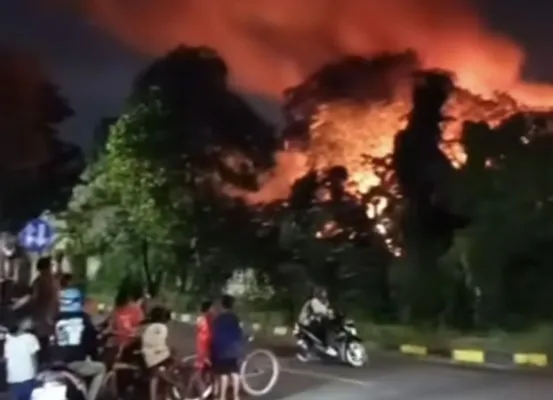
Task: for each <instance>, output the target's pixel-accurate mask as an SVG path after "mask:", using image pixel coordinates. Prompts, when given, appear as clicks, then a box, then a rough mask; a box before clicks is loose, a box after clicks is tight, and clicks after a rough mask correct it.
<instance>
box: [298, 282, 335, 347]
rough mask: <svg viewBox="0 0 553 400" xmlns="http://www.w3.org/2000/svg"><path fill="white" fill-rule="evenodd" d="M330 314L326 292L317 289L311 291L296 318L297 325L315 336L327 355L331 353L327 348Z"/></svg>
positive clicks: (319, 288)
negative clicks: (311, 293)
mask: <svg viewBox="0 0 553 400" xmlns="http://www.w3.org/2000/svg"><path fill="white" fill-rule="evenodd" d="M332 313H333V311H332V309H331V308H330V303H329V301H328V294H327V292H326V290H325V289H324V288H321V287H317V288H315V289H314V290H313V295H312V296H311V298H310V299H309V300H307V301H306V302H305V304H304V305H303V307H302V308H301V311H300V315H299V316H298V323H299V324H300V325H303V326H304V327H306V328H308V329H309V330H310V331H311V332H312V333H313V334H314V335H315V336H317V337H318V338H319V339H320V340H321V342H322V344H323V346H324V347H325V348H326V351H327V352H328V353H330V352H331V351H332V349H330V348H329V346H328V342H329V337H328V336H329V332H328V331H329V321H330V319H331V318H332Z"/></svg>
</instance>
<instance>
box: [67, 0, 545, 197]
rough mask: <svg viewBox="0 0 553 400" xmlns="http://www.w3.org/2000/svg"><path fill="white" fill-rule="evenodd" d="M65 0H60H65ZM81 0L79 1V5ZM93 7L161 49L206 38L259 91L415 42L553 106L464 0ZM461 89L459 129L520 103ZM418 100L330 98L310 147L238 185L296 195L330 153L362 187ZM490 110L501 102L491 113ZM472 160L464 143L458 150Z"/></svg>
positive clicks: (130, 38) (480, 87)
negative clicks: (365, 161) (299, 182)
mask: <svg viewBox="0 0 553 400" xmlns="http://www.w3.org/2000/svg"><path fill="white" fill-rule="evenodd" d="M57 1H62V0H57ZM73 4H75V3H73ZM79 4H80V6H82V9H83V11H84V12H85V13H86V15H88V16H89V17H90V18H92V19H93V20H94V21H95V22H97V23H99V24H100V25H102V26H104V27H105V28H107V29H108V30H110V31H111V32H113V33H114V34H115V35H116V36H117V37H119V38H120V39H121V40H123V41H124V42H125V43H128V44H130V45H131V46H133V47H134V48H136V49H138V50H140V51H143V52H146V53H148V54H152V55H160V54H163V53H164V52H166V51H168V50H170V49H171V48H173V47H175V46H176V45H178V44H188V45H207V46H210V47H212V48H214V49H215V50H217V51H218V52H219V53H220V55H221V56H222V57H223V58H224V59H225V61H226V62H227V63H228V65H229V68H230V71H231V73H232V78H233V81H234V83H236V84H237V85H238V86H239V87H241V88H244V89H246V90H249V91H252V92H262V93H265V94H270V95H272V96H273V97H280V95H281V93H282V91H283V90H284V89H285V88H288V87H291V86H295V85H297V84H299V83H300V82H301V81H303V80H304V79H305V78H306V77H307V76H308V75H310V74H311V73H313V72H314V71H315V70H317V69H318V68H320V67H321V66H322V65H324V64H326V63H328V62H330V61H333V60H336V59H337V58H340V57H342V56H344V55H350V54H359V55H367V56H369V55H371V54H375V53H380V52H383V51H388V52H402V51H404V50H406V49H412V50H414V51H416V52H417V54H418V55H419V57H420V60H421V62H422V65H423V67H427V68H442V69H447V70H450V71H453V72H454V73H455V74H456V77H457V84H458V85H459V86H461V87H463V88H466V89H468V90H470V91H472V92H474V93H477V94H480V95H483V96H488V97H491V96H492V95H493V93H494V92H496V91H499V92H505V93H508V94H510V95H511V96H513V97H514V98H516V99H517V100H518V101H520V102H521V103H525V104H527V105H529V106H534V107H549V106H553V87H552V86H549V85H540V84H536V83H527V82H523V81H522V80H521V70H522V67H523V63H524V51H523V50H522V49H521V48H520V47H519V46H518V45H517V44H516V43H514V42H513V41H511V40H509V39H508V38H506V37H505V36H503V35H501V34H497V33H495V32H492V31H491V30H490V29H488V28H487V27H486V26H485V24H484V23H483V21H482V19H481V18H480V17H479V15H478V13H477V12H476V10H474V9H473V8H472V7H471V6H470V4H468V2H464V1H463V0H387V1H377V0H156V1H147V0H142V1H140V0H137V1H121V0H82V1H81V2H79ZM463 96H465V97H467V95H466V94H463V93H461V92H460V93H458V95H457V96H456V98H455V100H452V101H453V102H456V103H463V104H464V106H462V107H453V106H451V105H450V107H451V108H456V110H454V112H452V114H454V116H457V117H459V120H458V121H457V127H449V128H448V132H446V137H448V138H449V139H455V138H456V137H458V132H459V123H460V122H462V120H463V119H467V118H468V119H474V120H482V119H485V120H490V119H491V120H492V121H496V122H497V120H500V119H501V118H503V117H504V116H507V115H508V114H509V113H511V112H512V111H513V110H514V107H513V106H512V105H506V104H505V103H504V102H499V103H500V105H497V104H498V103H497V102H496V101H489V102H485V101H484V100H482V99H476V98H475V97H474V96H472V97H471V96H468V100H463ZM409 107H410V104H409V103H408V102H406V101H404V100H403V99H398V101H397V102H396V103H395V104H371V105H366V106H359V105H358V106H352V105H350V104H347V103H343V102H342V103H335V104H327V105H324V106H322V107H321V108H320V109H319V110H318V113H317V115H316V116H315V120H314V123H313V125H312V127H311V135H312V146H311V148H310V149H308V150H307V151H306V152H299V151H285V152H283V153H282V154H280V155H279V159H278V161H279V163H278V165H277V167H276V168H275V170H273V171H271V172H270V173H268V174H267V176H264V177H262V179H263V181H264V183H265V184H264V186H263V187H262V189H261V190H260V191H259V192H257V193H253V194H252V193H249V194H246V193H236V192H235V194H240V195H243V196H245V197H246V198H247V199H248V200H249V201H251V202H254V203H256V202H265V201H270V200H273V199H275V198H284V197H286V196H287V195H288V191H289V187H290V184H291V183H292V182H293V181H294V180H295V179H297V178H299V177H300V176H302V175H303V173H304V172H305V171H306V169H308V168H311V167H315V168H319V167H323V166H325V165H328V164H332V163H339V164H341V165H345V166H347V167H348V169H349V170H350V174H351V177H352V180H353V181H354V182H355V186H356V189H355V190H358V191H361V192H363V191H366V190H367V189H368V188H369V187H370V186H371V185H374V184H375V183H376V182H375V177H374V176H373V175H372V174H371V172H370V171H369V170H367V167H366V166H363V165H362V163H361V159H362V155H363V154H369V155H372V156H379V155H385V154H386V153H388V152H389V151H390V150H391V146H392V142H393V137H394V135H395V133H396V132H397V131H398V130H399V129H401V128H402V127H403V126H404V124H405V121H404V118H403V117H404V115H406V114H407V112H408V110H409ZM487 110H491V111H490V112H488V111H487ZM449 154H450V155H451V156H452V158H455V159H458V158H459V157H460V158H461V159H462V150H461V149H459V148H457V149H452V150H451V149H450V150H449Z"/></svg>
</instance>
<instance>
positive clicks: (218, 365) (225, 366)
mask: <svg viewBox="0 0 553 400" xmlns="http://www.w3.org/2000/svg"><path fill="white" fill-rule="evenodd" d="M211 369H212V371H213V373H214V374H216V375H230V374H237V373H238V372H240V366H239V362H238V360H237V359H223V360H213V361H212V366H211Z"/></svg>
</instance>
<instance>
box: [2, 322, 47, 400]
mask: <svg viewBox="0 0 553 400" xmlns="http://www.w3.org/2000/svg"><path fill="white" fill-rule="evenodd" d="M7 325H8V334H7V336H6V340H5V342H4V358H5V360H6V381H7V383H8V388H9V392H10V395H11V398H12V400H30V399H31V394H32V392H33V389H34V388H35V387H36V374H37V361H36V356H37V353H38V351H39V349H40V345H39V343H38V340H37V338H36V337H35V336H34V335H33V334H31V333H28V332H26V330H27V329H25V326H24V325H25V324H24V323H22V324H18V323H17V322H16V321H15V319H11V320H9V322H8V324H7ZM30 325H32V323H31V324H30Z"/></svg>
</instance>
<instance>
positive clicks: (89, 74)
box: [0, 0, 553, 147]
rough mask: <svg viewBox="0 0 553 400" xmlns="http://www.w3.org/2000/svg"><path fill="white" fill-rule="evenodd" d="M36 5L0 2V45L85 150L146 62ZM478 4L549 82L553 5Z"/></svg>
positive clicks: (508, 0)
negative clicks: (64, 106)
mask: <svg viewBox="0 0 553 400" xmlns="http://www.w3.org/2000/svg"><path fill="white" fill-rule="evenodd" d="M75 1H78V0H75ZM152 1H155V0H152ZM298 1H300V0H298ZM421 1H424V0H421ZM36 2H37V0H0V44H9V45H12V46H14V45H15V46H17V47H19V48H21V49H24V50H26V51H29V52H31V53H33V54H34V55H36V56H38V57H39V58H40V60H41V62H43V63H44V65H45V66H46V68H47V69H48V72H49V73H50V74H51V75H52V76H53V78H54V79H55V80H56V82H58V83H59V84H60V85H61V86H62V88H63V92H64V94H65V95H66V96H68V97H69V98H70V100H71V104H72V105H73V107H74V108H75V109H76V110H77V114H78V118H75V119H73V120H72V121H71V122H69V123H67V124H66V126H65V127H64V133H65V134H66V135H67V137H69V138H71V139H72V140H75V141H77V142H78V143H80V144H82V145H83V146H84V147H88V145H89V143H90V132H91V130H92V127H93V126H94V124H95V123H97V121H98V120H99V118H101V117H103V116H109V115H114V114H116V113H117V111H118V109H119V107H120V105H121V102H122V99H123V98H124V97H125V96H126V94H127V93H128V88H129V84H130V81H131V79H132V78H133V77H134V75H135V74H136V72H137V71H138V70H139V69H140V68H141V66H143V65H144V62H145V59H144V58H142V57H140V56H139V55H136V54H132V53H130V52H129V50H128V49H126V48H125V47H123V46H121V45H118V44H117V43H116V42H115V41H114V40H113V39H112V38H110V37H108V36H107V35H106V34H103V33H102V32H100V31H98V30H97V29H96V28H95V27H94V26H91V25H87V24H86V23H85V22H84V21H81V20H78V19H77V18H75V16H72V15H70V14H69V13H66V12H62V11H60V10H52V9H48V8H44V7H40V8H38V7H36V6H35V5H34V4H33V3H36ZM479 3H480V4H481V6H480V9H481V11H482V13H483V14H484V15H485V16H486V18H487V20H488V21H489V23H490V25H491V26H493V27H494V28H496V29H497V30H500V31H503V32H506V33H508V34H509V35H510V36H511V37H512V38H514V39H515V40H516V41H518V42H519V43H521V44H522V45H523V46H524V47H525V49H526V50H527V54H528V65H527V69H526V74H527V76H529V77H531V78H534V79H542V80H550V81H553V52H550V51H549V45H548V42H549V39H550V38H551V37H553V24H551V23H550V21H551V17H550V16H551V15H553V2H547V1H542V2H539V1H534V2H523V0H480V1H479ZM532 3H533V4H532ZM527 4H532V6H529V5H527Z"/></svg>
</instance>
